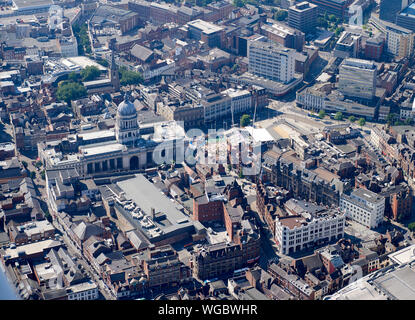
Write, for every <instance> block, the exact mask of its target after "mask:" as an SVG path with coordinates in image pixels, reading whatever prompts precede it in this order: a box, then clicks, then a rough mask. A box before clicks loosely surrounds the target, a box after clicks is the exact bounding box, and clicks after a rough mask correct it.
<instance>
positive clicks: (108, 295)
mask: <svg viewBox="0 0 415 320" xmlns="http://www.w3.org/2000/svg"><path fill="white" fill-rule="evenodd" d="M53 226H54V227H55V228H56V229H57V230H59V231H60V232H61V233H62V239H63V241H64V242H65V244H66V247H67V248H68V252H69V253H70V254H71V255H72V256H73V257H77V259H78V261H79V262H80V263H81V264H82V266H83V267H84V268H85V270H86V271H87V272H88V274H89V275H90V276H91V279H92V280H93V281H94V282H95V283H96V284H97V285H98V288H99V291H100V293H101V295H102V296H103V297H104V298H105V300H116V298H115V297H114V296H113V294H112V293H111V292H110V290H109V289H108V287H107V285H106V284H105V283H104V281H103V280H101V279H100V278H99V275H98V274H97V273H96V271H95V270H94V268H93V267H92V266H91V265H90V264H89V263H88V261H86V259H85V258H84V256H83V255H82V253H81V251H80V250H79V249H78V248H77V247H76V246H75V245H74V244H73V243H72V241H71V240H70V239H69V238H68V236H67V235H66V233H65V232H64V230H63V229H62V227H61V226H60V225H59V224H58V223H57V222H56V221H55V220H54V221H53Z"/></svg>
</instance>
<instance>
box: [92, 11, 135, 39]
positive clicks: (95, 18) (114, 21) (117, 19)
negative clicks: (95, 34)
mask: <svg viewBox="0 0 415 320" xmlns="http://www.w3.org/2000/svg"><path fill="white" fill-rule="evenodd" d="M139 22H140V20H139V16H138V14H137V13H135V12H133V11H130V10H125V9H120V8H117V7H115V6H109V5H106V4H105V5H99V6H98V8H97V9H96V10H95V12H94V13H93V15H92V17H91V20H90V24H91V25H92V26H93V27H94V28H95V29H102V28H105V27H107V28H108V27H112V28H119V29H120V30H121V32H122V33H123V34H124V33H126V32H128V31H130V30H132V29H134V28H136V27H137V26H138V25H139Z"/></svg>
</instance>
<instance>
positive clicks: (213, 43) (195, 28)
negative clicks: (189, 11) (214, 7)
mask: <svg viewBox="0 0 415 320" xmlns="http://www.w3.org/2000/svg"><path fill="white" fill-rule="evenodd" d="M186 26H187V27H188V29H189V37H190V39H196V40H200V41H203V42H205V43H206V44H207V45H208V46H209V47H211V48H213V47H219V48H220V47H221V46H222V43H223V37H224V29H223V27H221V26H217V25H215V24H213V23H211V22H207V21H204V20H201V19H197V20H194V21H190V22H188V23H187V25H186Z"/></svg>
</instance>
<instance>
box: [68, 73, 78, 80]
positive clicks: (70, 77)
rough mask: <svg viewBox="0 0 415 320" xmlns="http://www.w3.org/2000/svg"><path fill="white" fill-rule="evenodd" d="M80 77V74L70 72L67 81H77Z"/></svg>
mask: <svg viewBox="0 0 415 320" xmlns="http://www.w3.org/2000/svg"><path fill="white" fill-rule="evenodd" d="M80 79H81V75H80V74H79V73H76V72H71V73H70V74H69V75H68V81H70V82H79V80H80Z"/></svg>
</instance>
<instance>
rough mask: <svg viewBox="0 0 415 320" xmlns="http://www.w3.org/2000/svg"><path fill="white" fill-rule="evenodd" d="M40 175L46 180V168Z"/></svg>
mask: <svg viewBox="0 0 415 320" xmlns="http://www.w3.org/2000/svg"><path fill="white" fill-rule="evenodd" d="M40 177H41V178H42V180H45V179H46V175H45V170H42V171H41V172H40Z"/></svg>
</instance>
